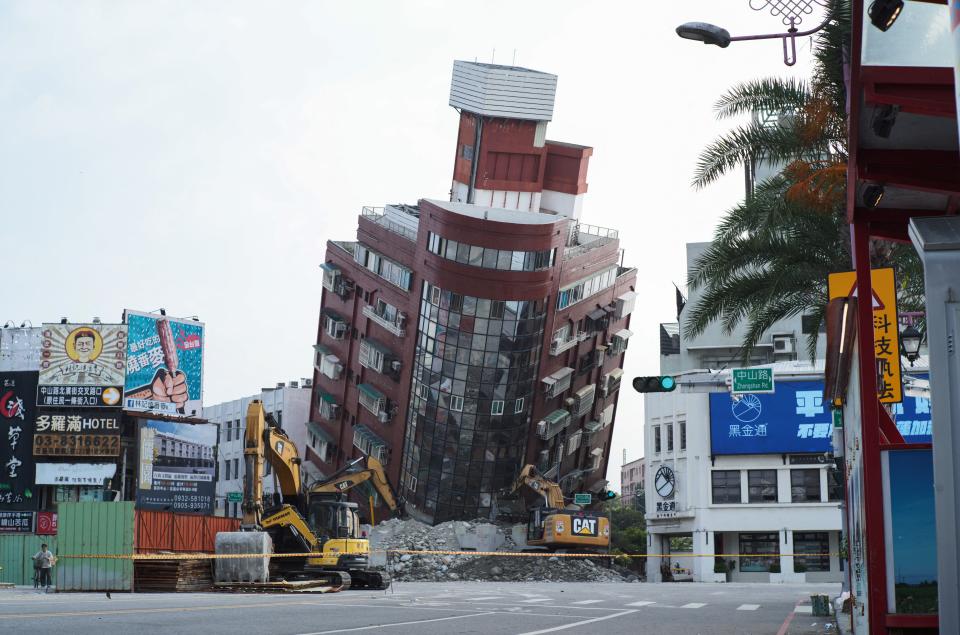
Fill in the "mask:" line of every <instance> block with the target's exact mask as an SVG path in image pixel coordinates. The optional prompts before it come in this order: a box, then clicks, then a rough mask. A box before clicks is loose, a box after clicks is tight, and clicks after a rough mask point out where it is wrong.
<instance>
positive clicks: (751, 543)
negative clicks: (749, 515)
mask: <svg viewBox="0 0 960 635" xmlns="http://www.w3.org/2000/svg"><path fill="white" fill-rule="evenodd" d="M740 554H741V555H740V571H743V572H745V573H749V572H760V571H770V565H772V564H773V563H774V562H777V563H779V562H780V540H779V537H778V534H777V533H776V532H774V533H770V534H740Z"/></svg>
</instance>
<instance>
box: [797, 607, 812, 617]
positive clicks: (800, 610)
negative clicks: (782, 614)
mask: <svg viewBox="0 0 960 635" xmlns="http://www.w3.org/2000/svg"><path fill="white" fill-rule="evenodd" d="M793 612H794V613H806V614H807V615H813V607H812V606H795V607H793Z"/></svg>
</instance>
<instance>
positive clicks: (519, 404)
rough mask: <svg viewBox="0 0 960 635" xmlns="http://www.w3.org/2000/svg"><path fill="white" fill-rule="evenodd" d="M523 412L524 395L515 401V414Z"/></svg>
mask: <svg viewBox="0 0 960 635" xmlns="http://www.w3.org/2000/svg"><path fill="white" fill-rule="evenodd" d="M521 412H523V397H520V398H519V399H517V400H516V401H515V402H513V414H519V413H521Z"/></svg>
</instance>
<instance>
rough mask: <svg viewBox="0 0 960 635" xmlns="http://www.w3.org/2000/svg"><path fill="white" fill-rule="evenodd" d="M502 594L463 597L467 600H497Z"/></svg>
mask: <svg viewBox="0 0 960 635" xmlns="http://www.w3.org/2000/svg"><path fill="white" fill-rule="evenodd" d="M502 597H503V596H502V595H484V596H482V597H478V598H465V599H466V601H467V602H479V601H480V600H499V599H500V598H502Z"/></svg>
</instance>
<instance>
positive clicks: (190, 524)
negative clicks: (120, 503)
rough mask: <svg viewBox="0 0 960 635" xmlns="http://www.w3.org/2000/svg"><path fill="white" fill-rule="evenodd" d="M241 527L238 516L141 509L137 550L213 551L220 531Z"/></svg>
mask: <svg viewBox="0 0 960 635" xmlns="http://www.w3.org/2000/svg"><path fill="white" fill-rule="evenodd" d="M239 528H240V521H239V520H237V519H236V518H222V517H219V516H194V515H187V514H182V515H181V514H174V513H173V512H156V511H145V510H137V535H136V548H137V553H156V552H158V551H175V552H190V553H198V552H204V553H213V548H214V543H215V540H216V537H217V532H220V531H237V530H239Z"/></svg>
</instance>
